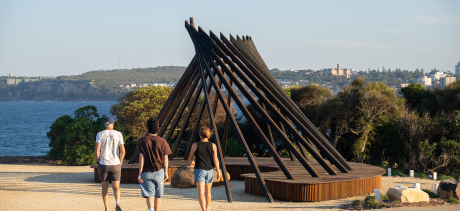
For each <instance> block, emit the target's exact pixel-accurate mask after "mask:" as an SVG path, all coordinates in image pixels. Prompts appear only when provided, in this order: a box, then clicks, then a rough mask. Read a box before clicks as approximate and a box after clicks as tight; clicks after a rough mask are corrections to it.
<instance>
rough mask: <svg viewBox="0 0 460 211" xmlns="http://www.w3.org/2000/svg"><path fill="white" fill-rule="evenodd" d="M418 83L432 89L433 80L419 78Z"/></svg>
mask: <svg viewBox="0 0 460 211" xmlns="http://www.w3.org/2000/svg"><path fill="white" fill-rule="evenodd" d="M417 83H419V84H422V85H423V86H424V87H431V78H429V77H428V76H425V77H423V78H417Z"/></svg>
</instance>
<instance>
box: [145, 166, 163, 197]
mask: <svg viewBox="0 0 460 211" xmlns="http://www.w3.org/2000/svg"><path fill="white" fill-rule="evenodd" d="M141 179H142V180H144V183H140V185H141V192H142V197H144V198H147V197H152V198H153V197H156V198H161V197H163V188H164V183H163V180H164V179H165V171H164V169H161V170H159V171H156V172H142V175H141Z"/></svg>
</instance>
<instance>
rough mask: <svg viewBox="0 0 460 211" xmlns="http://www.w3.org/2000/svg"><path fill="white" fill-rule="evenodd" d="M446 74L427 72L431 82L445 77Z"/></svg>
mask: <svg viewBox="0 0 460 211" xmlns="http://www.w3.org/2000/svg"><path fill="white" fill-rule="evenodd" d="M446 76H447V74H446V73H444V72H431V73H429V74H428V77H430V78H431V80H432V81H433V82H434V81H437V80H440V79H441V78H445V77H446Z"/></svg>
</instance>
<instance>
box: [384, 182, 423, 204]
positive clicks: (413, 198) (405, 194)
mask: <svg viewBox="0 0 460 211" xmlns="http://www.w3.org/2000/svg"><path fill="white" fill-rule="evenodd" d="M387 196H388V198H389V199H390V200H392V201H396V200H397V201H400V202H422V201H425V202H429V201H430V196H429V195H428V194H427V193H425V192H423V191H422V190H419V189H418V188H412V187H411V188H408V187H406V186H404V185H397V186H396V187H393V188H389V189H388V192H387Z"/></svg>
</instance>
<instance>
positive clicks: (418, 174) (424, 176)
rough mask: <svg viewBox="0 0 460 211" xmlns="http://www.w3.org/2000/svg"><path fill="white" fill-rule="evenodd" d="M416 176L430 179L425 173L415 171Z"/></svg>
mask: <svg viewBox="0 0 460 211" xmlns="http://www.w3.org/2000/svg"><path fill="white" fill-rule="evenodd" d="M414 177H417V178H424V179H428V176H427V175H426V174H425V173H414Z"/></svg>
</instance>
